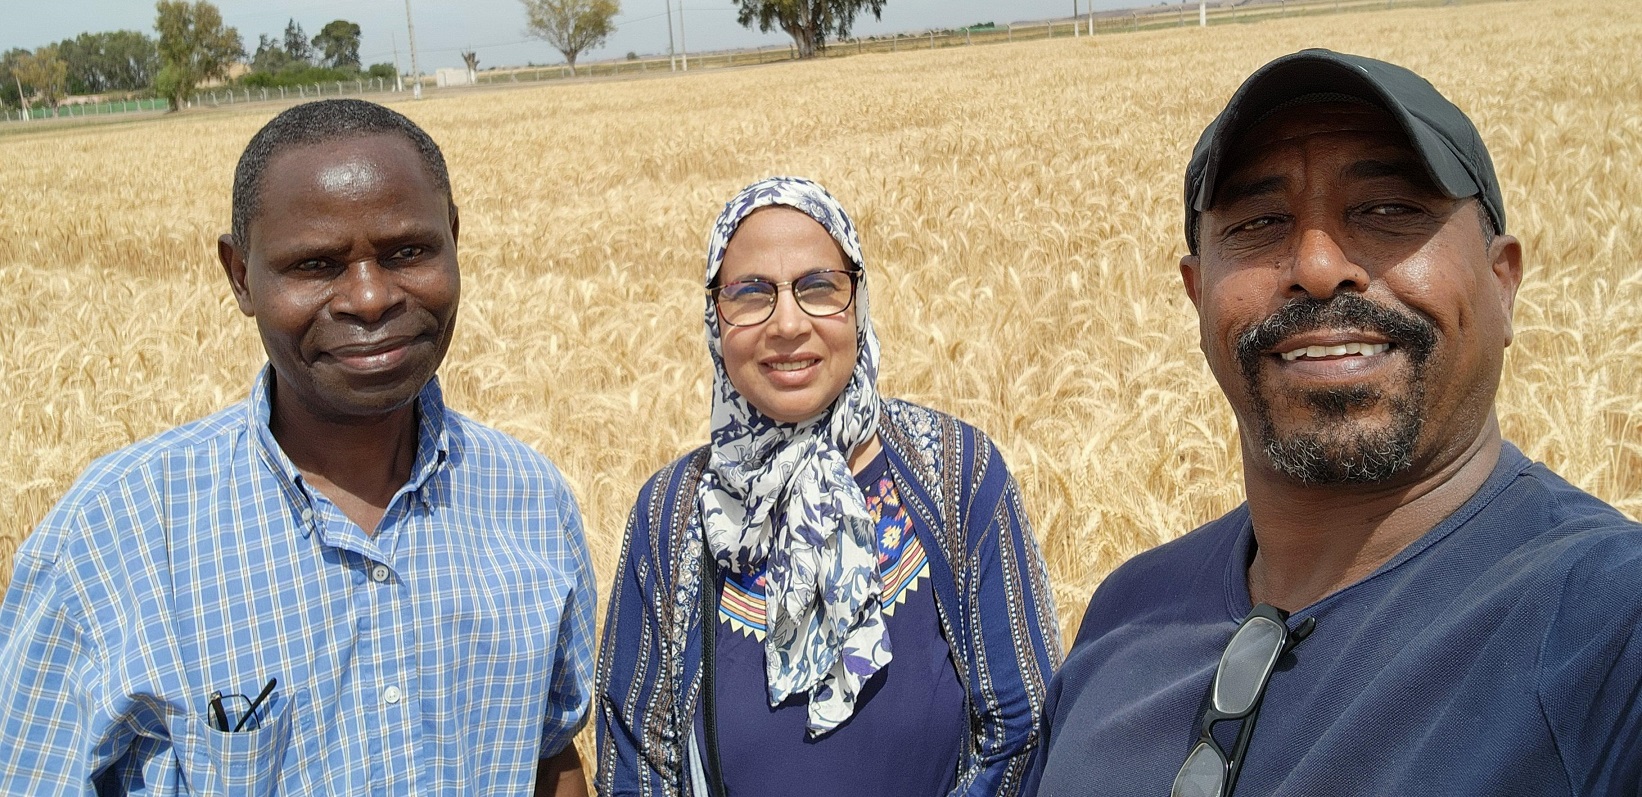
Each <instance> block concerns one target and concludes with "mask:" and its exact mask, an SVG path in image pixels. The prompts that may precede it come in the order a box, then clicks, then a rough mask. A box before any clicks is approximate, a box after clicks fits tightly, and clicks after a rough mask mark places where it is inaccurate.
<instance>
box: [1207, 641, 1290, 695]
mask: <svg viewBox="0 0 1642 797" xmlns="http://www.w3.org/2000/svg"><path fill="white" fill-rule="evenodd" d="M1286 633H1287V632H1286V631H1285V630H1284V629H1283V627H1282V626H1279V625H1278V624H1277V623H1275V622H1272V621H1271V620H1268V619H1266V618H1264V617H1251V618H1249V619H1248V621H1247V622H1245V623H1243V626H1242V627H1241V628H1239V629H1237V633H1236V634H1234V635H1232V639H1231V642H1229V643H1227V645H1226V652H1225V653H1222V654H1221V655H1220V669H1219V670H1217V671H1215V674H1214V708H1215V710H1216V711H1219V712H1220V713H1222V714H1242V713H1244V712H1246V711H1248V710H1249V709H1250V708H1251V707H1253V706H1254V700H1255V698H1256V697H1258V696H1259V694H1260V687H1261V686H1262V685H1264V684H1265V683H1266V678H1267V677H1268V676H1270V675H1271V668H1272V667H1273V666H1275V665H1276V664H1277V657H1278V655H1279V654H1281V653H1282V652H1283V637H1284V635H1285V634H1286Z"/></svg>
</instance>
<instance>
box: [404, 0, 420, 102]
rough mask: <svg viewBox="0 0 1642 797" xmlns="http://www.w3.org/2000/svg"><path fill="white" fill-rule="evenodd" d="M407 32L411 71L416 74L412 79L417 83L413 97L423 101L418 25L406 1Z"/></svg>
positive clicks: (412, 93)
mask: <svg viewBox="0 0 1642 797" xmlns="http://www.w3.org/2000/svg"><path fill="white" fill-rule="evenodd" d="M405 32H406V33H408V34H410V48H411V71H412V72H415V73H416V74H414V75H412V76H411V79H412V80H414V81H416V82H415V83H414V84H412V85H413V87H412V88H411V96H412V97H415V98H416V99H419V100H420V99H422V69H421V68H420V67H418V66H417V65H416V23H414V22H412V21H411V11H410V0H405Z"/></svg>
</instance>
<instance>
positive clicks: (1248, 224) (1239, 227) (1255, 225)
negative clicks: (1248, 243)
mask: <svg viewBox="0 0 1642 797" xmlns="http://www.w3.org/2000/svg"><path fill="white" fill-rule="evenodd" d="M1276 223H1277V219H1276V217H1273V216H1261V217H1259V218H1256V219H1249V220H1248V221H1245V222H1243V223H1241V224H1234V225H1232V227H1231V228H1230V229H1228V230H1226V232H1227V233H1229V234H1234V233H1240V232H1255V231H1257V230H1262V229H1265V228H1267V227H1270V226H1271V225H1273V224H1276Z"/></svg>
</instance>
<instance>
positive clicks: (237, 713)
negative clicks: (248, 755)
mask: <svg viewBox="0 0 1642 797" xmlns="http://www.w3.org/2000/svg"><path fill="white" fill-rule="evenodd" d="M277 683H279V680H278V679H276V678H269V679H268V683H267V684H265V685H264V686H263V687H262V692H261V693H260V694H258V695H257V697H256V699H255V700H252V699H251V698H248V697H246V696H245V695H225V694H223V693H222V692H220V691H219V692H212V693H211V697H210V699H209V700H207V701H206V702H207V703H209V704H210V706H211V717H210V719H214V720H216V728H217V730H219V731H223V732H225V733H238V732H239V731H241V730H248V731H254V730H256V729H257V726H258V725H260V724H261V721H260V720H258V719H257V709H258V708H259V707H261V706H262V702H263V701H264V700H267V699H268V695H270V694H272V693H273V691H274V686H275V684H277Z"/></svg>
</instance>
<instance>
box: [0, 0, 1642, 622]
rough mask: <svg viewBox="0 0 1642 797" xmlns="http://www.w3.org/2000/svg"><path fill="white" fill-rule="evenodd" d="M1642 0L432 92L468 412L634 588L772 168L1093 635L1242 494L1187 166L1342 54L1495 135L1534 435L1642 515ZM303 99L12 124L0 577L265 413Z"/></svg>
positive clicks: (3, 171) (0, 395)
mask: <svg viewBox="0 0 1642 797" xmlns="http://www.w3.org/2000/svg"><path fill="white" fill-rule="evenodd" d="M1639 38H1642V5H1638V4H1632V3H1607V2H1601V0H1556V1H1555V2H1513V3H1494V4H1486V5H1479V6H1464V7H1457V8H1433V9H1410V10H1396V11H1387V12H1376V13H1359V14H1346V15H1339V16H1321V17H1308V18H1303V19H1288V20H1274V21H1267V22H1263V23H1261V24H1258V25H1227V26H1219V27H1210V28H1208V29H1206V30H1199V29H1196V28H1190V27H1188V28H1186V29H1184V30H1167V31H1159V32H1151V33H1148V32H1141V33H1138V34H1134V35H1129V36H1110V37H1097V38H1095V39H1089V38H1082V39H1060V40H1053V41H1038V42H1031V43H1019V44H1013V45H998V46H991V47H984V48H982V47H976V48H954V49H950V50H938V51H934V52H930V51H923V52H902V53H896V54H882V55H872V54H867V55H862V56H858V57H851V58H840V59H828V60H826V61H822V62H815V63H796V64H790V65H776V66H770V67H765V68H760V69H754V70H734V71H731V70H725V71H716V72H707V73H702V74H694V73H692V74H690V75H689V76H685V77H679V78H673V79H665V80H644V81H633V82H613V83H602V84H598V85H556V86H549V87H544V88H540V89H521V90H519V91H516V92H511V93H510V94H509V102H508V103H506V104H505V106H504V105H503V104H501V103H495V102H491V101H489V100H487V99H486V95H484V94H475V95H467V96H463V97H458V98H452V99H438V100H426V101H423V102H421V103H412V102H409V101H405V102H401V103H399V104H397V106H396V107H398V108H400V109H401V110H403V111H404V112H405V113H408V114H410V115H411V116H413V117H414V118H416V119H417V120H418V121H420V122H421V123H423V124H424V125H426V126H427V128H428V129H429V130H430V131H431V132H432V133H433V135H434V136H435V137H436V138H437V139H438V140H439V141H440V142H441V143H442V144H443V145H444V147H445V152H446V154H447V156H448V158H449V160H450V164H451V170H452V177H453V180H454V188H455V193H456V198H457V202H458V203H459V204H460V206H461V210H462V220H463V224H462V233H463V236H462V241H461V256H462V264H463V269H464V276H465V280H466V284H465V286H464V297H463V300H464V301H463V307H462V311H461V322H460V324H459V329H458V333H457V342H456V345H455V346H454V347H453V350H452V352H451V354H450V357H449V359H448V361H447V363H446V365H445V367H444V369H443V371H442V379H443V382H444V385H445V388H446V391H447V395H448V397H449V399H450V401H451V403H452V404H453V405H454V406H455V407H457V408H459V409H461V410H463V411H465V412H467V413H469V414H471V415H473V416H476V417H478V418H480V419H482V420H484V421H487V422H489V423H492V424H495V425H497V426H499V427H501V428H503V429H505V430H507V431H509V432H512V433H513V434H516V435H518V436H519V437H521V438H523V439H524V440H526V441H527V442H529V443H530V444H532V445H534V446H535V447H536V448H538V449H539V450H541V451H543V452H545V453H546V454H548V455H549V456H551V457H552V458H553V459H554V460H555V461H557V462H558V464H559V465H560V466H561V468H562V469H563V470H564V472H565V473H566V475H567V476H568V477H569V478H570V480H571V482H572V483H573V484H574V486H575V488H576V492H577V495H578V496H579V497H580V499H581V502H582V506H583V509H584V511H585V513H586V517H587V528H588V533H589V536H590V538H591V544H592V547H593V551H594V556H595V564H596V566H597V568H598V572H599V575H600V577H601V589H602V588H604V587H606V586H607V585H608V578H609V576H610V574H611V573H612V572H613V570H614V566H615V557H616V555H617V552H618V550H619V546H620V537H621V531H622V527H623V524H624V521H625V517H626V514H627V511H628V508H629V506H630V504H631V501H632V500H633V497H634V493H635V491H636V490H637V488H638V485H639V484H640V482H641V481H642V480H643V479H644V478H645V477H646V476H647V475H649V474H650V473H651V472H652V471H653V470H654V469H656V468H657V467H659V466H660V465H661V464H662V463H664V462H666V461H667V460H669V459H671V458H673V457H675V456H678V455H679V454H680V453H682V452H684V451H685V450H687V449H689V448H691V447H693V446H695V445H697V444H699V443H700V442H703V441H704V440H705V439H706V433H707V427H706V419H707V385H708V380H709V379H710V371H709V364H708V360H707V357H706V353H705V349H704V344H703V340H702V332H701V329H700V323H701V321H700V319H701V311H702V301H703V300H702V296H701V292H700V289H699V280H700V277H701V272H702V260H703V253H704V250H705V239H706V232H707V227H708V225H709V224H710V223H711V221H712V219H713V217H714V216H715V215H716V213H717V211H718V209H719V207H720V205H721V203H722V202H723V201H724V200H725V199H727V198H728V197H729V196H730V195H731V194H732V193H733V192H734V191H735V190H736V189H737V188H739V187H740V186H741V185H743V184H745V183H747V182H750V181H752V180H754V179H756V178H759V177H763V176H766V175H769V174H772V173H793V174H801V175H809V176H813V177H815V178H817V179H819V180H821V181H822V182H823V183H824V184H826V185H827V186H829V187H830V188H831V189H832V190H833V191H834V192H836V194H837V195H838V196H839V197H840V198H841V200H842V201H843V202H844V204H845V206H846V207H847V208H849V209H850V211H851V212H852V213H853V214H854V215H855V217H856V219H857V221H858V222H859V225H860V227H861V228H862V230H863V232H864V237H865V247H866V253H867V257H868V259H869V263H868V268H869V270H870V283H871V289H872V291H873V300H874V301H873V311H874V316H875V319H876V320H877V322H878V325H879V330H880V335H881V336H882V340H883V344H884V367H883V378H882V387H883V389H884V392H885V393H886V394H888V395H896V396H902V397H906V398H909V399H912V400H916V401H920V402H924V403H927V404H929V405H932V406H935V407H938V408H940V409H943V410H947V411H950V412H954V413H957V414H958V415H960V416H962V417H963V418H966V419H968V420H969V421H971V422H973V423H975V424H977V425H979V426H980V427H982V428H984V429H986V430H987V431H988V432H990V433H991V434H992V435H993V436H994V437H995V438H996V439H997V440H998V442H999V444H1000V445H1001V447H1002V448H1003V451H1004V452H1005V455H1006V456H1007V458H1008V460H1009V462H1010V464H1011V466H1012V468H1013V469H1014V472H1015V474H1016V476H1017V477H1018V478H1019V480H1020V482H1021V484H1022V486H1023V488H1024V490H1025V496H1026V501H1027V508H1028V511H1029V513H1030V515H1031V517H1032V520H1033V521H1034V524H1035V526H1036V531H1037V534H1038V537H1039V540H1040V541H1041V542H1042V545H1043V548H1044V551H1045V554H1046V555H1047V558H1048V561H1049V565H1050V570H1051V577H1052V579H1053V582H1054V585H1055V594H1056V599H1057V601H1058V602H1059V611H1060V616H1061V619H1062V623H1063V626H1064V628H1065V630H1066V631H1067V632H1069V633H1070V632H1071V631H1074V630H1075V628H1076V622H1077V621H1078V619H1079V617H1080V615H1081V614H1082V611H1083V606H1084V604H1085V602H1086V601H1087V599H1088V597H1089V594H1090V592H1091V590H1092V589H1093V588H1094V587H1095V586H1096V584H1097V583H1098V582H1099V580H1100V579H1101V577H1102V576H1104V575H1105V574H1106V573H1107V572H1108V571H1110V569H1111V568H1113V567H1114V566H1116V565H1117V564H1119V563H1120V562H1122V561H1123V560H1124V559H1125V558H1126V557H1128V556H1130V555H1132V554H1134V553H1136V552H1138V551H1140V550H1142V549H1145V548H1147V547H1150V546H1153V545H1156V544H1158V543H1160V542H1163V541H1165V540H1168V539H1170V538H1172V537H1175V536H1177V535H1180V534H1182V533H1184V532H1186V531H1188V530H1190V529H1191V528H1193V527H1194V526H1196V525H1198V524H1199V523H1201V522H1203V521H1204V520H1206V519H1208V518H1211V517H1213V516H1215V515H1216V514H1218V513H1220V512H1223V511H1225V510H1226V509H1228V508H1230V507H1231V506H1233V505H1234V504H1235V503H1236V502H1238V501H1239V500H1240V495H1241V486H1240V478H1241V477H1240V472H1239V469H1238V450H1237V443H1236V436H1235V429H1234V424H1233V421H1232V418H1231V414H1230V412H1229V410H1227V408H1226V406H1225V403H1224V401H1223V400H1222V398H1221V397H1220V395H1219V393H1218V391H1217V390H1216V388H1215V387H1214V384H1213V381H1212V379H1211V377H1210V375H1209V373H1208V370H1207V369H1206V368H1205V366H1204V365H1203V364H1202V361H1201V357H1200V355H1199V354H1198V352H1197V348H1196V346H1197V338H1196V326H1195V317H1194V315H1193V313H1192V311H1191V308H1190V305H1189V303H1188V302H1187V301H1186V299H1185V297H1184V295H1183V294H1182V292H1181V290H1180V288H1179V277H1178V273H1177V268H1176V262H1177V260H1178V258H1179V255H1180V253H1181V252H1182V250H1183V244H1182V242H1181V239H1180V237H1181V233H1180V215H1181V209H1180V193H1181V190H1180V179H1181V177H1180V175H1181V172H1182V169H1183V166H1184V163H1185V160H1186V158H1187V155H1188V153H1189V151H1190V147H1191V145H1192V143H1193V142H1194V141H1195V139H1196V136H1197V134H1198V132H1199V131H1200V130H1201V128H1202V127H1203V125H1204V124H1205V123H1207V122H1208V120H1209V119H1210V117H1211V115H1212V114H1213V113H1214V112H1215V111H1216V110H1217V109H1218V107H1219V105H1220V104H1221V103H1222V102H1223V101H1224V100H1225V98H1226V97H1228V96H1229V95H1230V93H1231V91H1232V90H1233V89H1234V88H1235V86H1236V85H1237V83H1238V82H1239V81H1240V80H1241V79H1242V78H1243V77H1244V76H1245V75H1246V74H1247V73H1248V72H1250V71H1251V70H1253V69H1254V68H1255V67H1256V66H1258V65H1259V64H1261V63H1263V62H1264V61H1266V60H1267V59H1269V58H1271V57H1273V56H1276V55H1278V54H1280V53H1283V52H1287V51H1290V50H1294V49H1298V48H1300V47H1303V46H1310V45H1321V46H1328V47H1333V48H1336V49H1342V50H1348V51H1353V52H1361V53H1366V54H1371V55H1376V56H1380V57H1384V58H1388V59H1391V60H1394V61H1397V62H1400V63H1404V64H1407V65H1409V66H1410V67H1412V68H1414V69H1415V70H1417V71H1419V72H1420V73H1422V74H1424V75H1426V76H1428V77H1429V78H1430V79H1431V80H1432V81H1433V82H1435V83H1436V84H1437V85H1438V86H1439V87H1440V88H1442V89H1443V90H1444V91H1446V92H1447V93H1449V94H1450V96H1452V97H1453V98H1455V99H1456V101H1457V102H1458V103H1459V104H1460V105H1461V106H1462V107H1464V108H1465V109H1466V110H1467V111H1469V112H1470V113H1471V114H1472V115H1473V116H1474V117H1475V118H1476V119H1477V120H1478V122H1479V124H1480V126H1481V128H1482V130H1483V135H1484V137H1485V138H1486V139H1487V141H1488V142H1489V143H1490V144H1491V146H1492V147H1493V152H1494V155H1495V158H1496V159H1497V161H1498V164H1499V169H1500V173H1501V176H1502V179H1503V182H1504V188H1505V195H1506V206H1507V209H1508V213H1509V220H1510V231H1511V232H1513V233H1515V234H1516V235H1518V236H1520V237H1521V238H1522V239H1523V240H1524V241H1525V244H1526V251H1527V277H1526V281H1525V285H1524V287H1523V290H1522V294H1521V297H1520V300H1519V303H1518V306H1517V313H1516V322H1517V328H1516V329H1517V338H1516V343H1515V345H1514V346H1513V347H1512V349H1511V350H1510V351H1509V352H1508V355H1507V375H1506V378H1505V380H1504V386H1503V388H1502V390H1501V407H1502V411H1501V414H1502V422H1503V424H1504V426H1505V430H1506V434H1507V436H1508V437H1510V438H1511V439H1514V440H1517V441H1519V442H1521V443H1522V444H1523V445H1524V447H1525V449H1526V450H1527V452H1528V453H1529V454H1530V455H1531V456H1533V457H1536V458H1539V459H1543V460H1545V461H1547V462H1549V463H1550V464H1551V465H1552V466H1554V467H1555V468H1556V469H1558V470H1559V471H1561V472H1562V473H1564V474H1565V475H1567V476H1568V477H1569V478H1571V479H1572V480H1573V481H1574V482H1575V483H1577V484H1580V485H1582V486H1584V487H1586V488H1588V489H1591V490H1593V491H1594V492H1596V493H1597V494H1598V495H1600V496H1602V497H1603V498H1606V499H1607V500H1609V501H1612V502H1615V503H1617V504H1618V505H1619V506H1620V507H1621V508H1623V509H1624V510H1625V511H1627V512H1629V513H1630V514H1631V515H1632V516H1636V515H1638V514H1642V421H1638V420H1637V419H1638V418H1639V417H1642V399H1639V397H1638V390H1637V386H1636V374H1638V373H1642V316H1639V314H1638V310H1637V308H1638V307H1639V306H1642V276H1639V275H1638V273H1637V269H1636V263H1637V262H1638V260H1639V257H1642V244H1639V242H1642V210H1638V207H1637V203H1636V198H1637V197H1639V196H1642V101H1639V100H1638V98H1639V97H1642V57H1639V56H1638V55H1637V50H1636V48H1635V42H1636V41H1637V40H1638V39H1639ZM270 113H271V109H269V108H267V107H255V108H251V109H240V110H234V111H230V110H223V111H216V112H205V113H189V114H183V115H180V116H176V117H171V118H166V119H163V120H158V121H154V122H149V123H143V124H139V125H120V126H113V127H108V128H104V129H91V128H82V129H73V130H67V131H56V132H52V133H50V134H28V133H25V134H20V135H8V136H6V137H3V138H0V186H3V187H4V188H3V189H0V286H3V290H0V403H3V404H4V406H6V407H7V408H8V409H7V412H6V413H5V415H4V420H3V421H0V443H3V446H4V448H3V452H4V453H0V507H5V508H6V509H7V511H6V512H5V513H4V518H3V519H0V562H3V564H0V584H3V583H5V582H6V581H8V580H9V578H10V573H11V562H12V558H13V554H14V552H15V549H16V547H17V545H18V543H19V542H21V540H22V539H23V538H24V537H25V536H26V535H27V534H28V533H29V531H30V529H31V528H33V526H34V525H35V524H36V523H37V522H38V521H39V519H40V518H41V517H42V516H43V515H44V514H45V513H46V511H47V510H48V509H49V508H50V506H51V505H52V503H53V502H55V501H56V500H57V499H58V497H60V496H61V495H62V493H63V492H64V491H65V490H66V489H67V488H68V486H69V484H70V482H71V481H72V479H73V478H74V477H75V475H76V474H78V473H79V472H80V471H81V470H82V469H83V468H84V467H85V466H86V465H87V463H88V462H89V461H90V460H91V459H92V458H94V457H96V456H99V455H101V454H104V453H106V452H109V451H111V450H113V449H115V448H117V447H119V446H123V445H125V444H127V443H130V442H132V441H134V440H137V439H139V438H142V437H145V436H147V435H150V434H153V433H155V432H158V431H160V430H161V429H164V428H167V427H170V426H173V425H175V424H179V423H182V422H184V421H187V420H190V419H193V418H196V417H199V416H201V415H204V414H206V413H209V412H211V411H213V410H215V409H217V408H219V407H222V406H224V405H226V404H228V403H230V402H233V401H236V400H238V399H239V398H240V397H242V396H243V395H244V393H245V391H246V389H247V386H248V384H249V382H250V380H251V378H252V376H253V373H254V372H255V370H256V368H257V367H258V366H260V365H261V363H262V359H263V358H262V355H261V350H260V347H259V345H258V342H257V338H256V334H255V330H254V327H253V325H252V323H251V322H250V321H248V320H247V319H244V318H242V317H241V316H240V315H239V314H238V312H237V311H236V310H235V308H234V305H233V303H232V301H231V300H230V298H229V295H228V290H227V286H226V284H225V282H224V279H223V277H222V276H221V273H220V271H219V269H218V267H217V265H216V263H215V260H214V249H213V247H214V243H213V242H214V240H215V238H216V236H217V235H218V234H219V233H221V232H223V231H225V230H226V229H227V226H228V210H229V208H228V195H229V183H230V179H231V173H232V169H233V165H234V161H235V159H236V157H237V156H238V154H239V151H240V149H241V148H242V147H243V146H244V143H245V142H246V140H247V139H248V138H249V137H250V135H251V134H252V133H253V132H254V131H255V130H256V129H257V127H259V126H260V125H261V124H262V123H263V122H264V121H266V119H267V118H268V116H269V115H270Z"/></svg>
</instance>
